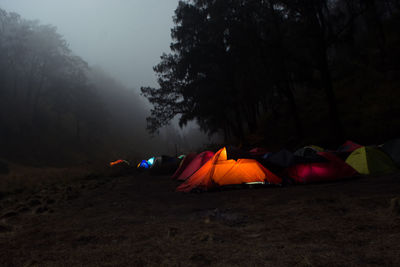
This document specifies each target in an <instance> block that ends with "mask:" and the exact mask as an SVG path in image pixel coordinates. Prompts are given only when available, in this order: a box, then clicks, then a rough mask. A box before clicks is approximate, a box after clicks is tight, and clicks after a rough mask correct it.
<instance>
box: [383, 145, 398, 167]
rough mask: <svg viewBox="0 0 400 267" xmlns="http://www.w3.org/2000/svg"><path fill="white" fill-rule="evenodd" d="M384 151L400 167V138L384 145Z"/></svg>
mask: <svg viewBox="0 0 400 267" xmlns="http://www.w3.org/2000/svg"><path fill="white" fill-rule="evenodd" d="M382 150H383V151H384V152H385V153H386V154H388V155H389V156H390V157H391V158H392V160H393V162H394V163H395V164H396V165H397V167H400V138H398V139H393V140H390V141H388V142H386V143H384V144H383V145H382Z"/></svg>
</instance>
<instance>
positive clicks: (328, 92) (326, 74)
mask: <svg viewBox="0 0 400 267" xmlns="http://www.w3.org/2000/svg"><path fill="white" fill-rule="evenodd" d="M313 20H314V25H315V27H317V28H316V30H317V31H318V33H319V34H318V37H317V40H316V44H317V63H318V66H319V70H320V72H321V79H322V86H323V88H324V91H325V96H326V101H327V103H328V107H329V117H330V121H331V123H330V124H331V130H332V133H333V134H334V137H335V139H336V141H338V142H341V141H343V138H344V137H343V128H342V124H341V121H340V118H339V114H338V110H337V102H336V96H335V92H334V90H333V85H332V77H331V71H330V69H329V62H328V46H327V43H326V36H325V32H326V19H325V17H324V14H323V11H322V9H321V8H318V9H317V12H315V16H313Z"/></svg>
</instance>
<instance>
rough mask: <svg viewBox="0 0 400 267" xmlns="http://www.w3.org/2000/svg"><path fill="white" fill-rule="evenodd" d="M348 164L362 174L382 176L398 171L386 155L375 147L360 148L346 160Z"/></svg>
mask: <svg viewBox="0 0 400 267" xmlns="http://www.w3.org/2000/svg"><path fill="white" fill-rule="evenodd" d="M346 163H347V164H349V165H350V166H351V167H353V168H354V169H355V170H356V171H357V172H359V173H361V174H371V175H382V174H390V173H394V172H396V171H397V170H398V169H397V168H396V166H395V164H394V163H393V161H392V159H391V158H390V157H389V156H388V155H386V153H384V152H382V151H380V150H379V149H376V148H373V147H365V146H364V147H360V148H358V149H356V150H354V151H353V152H352V153H351V154H350V155H349V156H348V157H347V159H346Z"/></svg>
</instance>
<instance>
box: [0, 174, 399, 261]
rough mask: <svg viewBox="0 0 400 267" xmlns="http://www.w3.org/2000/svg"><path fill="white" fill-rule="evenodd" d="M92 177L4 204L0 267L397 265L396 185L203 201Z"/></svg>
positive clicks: (313, 188) (204, 197)
mask: <svg viewBox="0 0 400 267" xmlns="http://www.w3.org/2000/svg"><path fill="white" fill-rule="evenodd" d="M177 185H178V183H177V182H176V181H172V180H171V179H169V177H166V176H150V175H149V174H148V173H136V174H132V175H128V176H124V177H109V176H108V177H107V176H97V177H96V176H89V177H87V178H85V179H80V180H75V181H70V182H68V183H64V184H58V185H57V184H52V185H50V184H48V185H46V186H43V187H42V188H41V189H40V190H35V191H34V192H33V191H32V192H28V191H24V192H20V193H18V194H13V195H9V196H8V197H5V198H3V200H2V201H1V209H0V265H1V266H160V265H161V266H204V265H213V266H399V265H400V254H399V253H398V251H400V243H399V242H398V241H399V240H400V210H399V204H400V200H399V197H400V176H399V175H393V176H385V177H363V178H359V179H354V180H348V181H342V182H337V183H326V184H314V185H307V186H291V187H274V188H259V189H238V190H222V191H216V192H208V193H197V194H196V193H193V194H183V193H177V192H175V188H176V186H177Z"/></svg>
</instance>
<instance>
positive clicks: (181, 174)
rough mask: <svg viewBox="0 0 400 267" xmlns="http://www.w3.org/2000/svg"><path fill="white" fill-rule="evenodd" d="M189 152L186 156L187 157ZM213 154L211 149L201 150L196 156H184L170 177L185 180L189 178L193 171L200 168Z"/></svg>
mask: <svg viewBox="0 0 400 267" xmlns="http://www.w3.org/2000/svg"><path fill="white" fill-rule="evenodd" d="M189 156H190V154H189V155H188V156H187V157H189ZM213 156H214V152H211V151H204V152H201V153H200V154H198V155H197V156H196V154H193V155H191V156H190V158H187V157H186V158H185V159H184V162H182V165H181V166H180V167H179V168H178V170H177V171H176V172H175V174H174V175H173V176H172V178H175V179H178V180H182V181H183V180H186V179H187V178H189V177H190V176H191V175H192V174H193V173H195V172H196V171H197V170H198V169H200V168H201V166H203V165H204V164H205V163H206V162H207V161H209V160H210V159H211V158H212V157H213Z"/></svg>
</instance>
